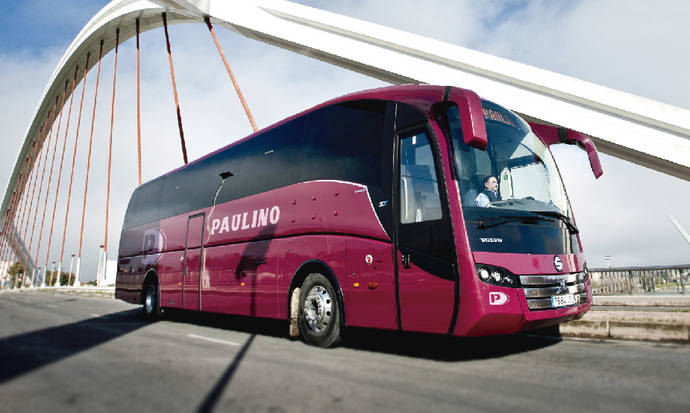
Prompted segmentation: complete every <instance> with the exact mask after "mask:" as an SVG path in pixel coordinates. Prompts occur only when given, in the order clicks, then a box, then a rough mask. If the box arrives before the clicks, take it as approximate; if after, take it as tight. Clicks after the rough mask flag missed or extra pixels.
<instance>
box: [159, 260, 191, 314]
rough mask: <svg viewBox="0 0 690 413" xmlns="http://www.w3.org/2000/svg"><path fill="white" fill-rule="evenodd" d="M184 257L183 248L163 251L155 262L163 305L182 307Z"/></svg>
mask: <svg viewBox="0 0 690 413" xmlns="http://www.w3.org/2000/svg"><path fill="white" fill-rule="evenodd" d="M184 257H185V256H184V250H182V251H171V252H165V253H163V254H161V256H160V259H159V260H158V261H157V263H156V270H157V272H158V281H159V282H160V294H161V305H162V306H163V307H169V308H182V276H183V273H184Z"/></svg>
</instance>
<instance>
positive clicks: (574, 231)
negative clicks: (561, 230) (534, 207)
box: [530, 211, 580, 234]
mask: <svg viewBox="0 0 690 413" xmlns="http://www.w3.org/2000/svg"><path fill="white" fill-rule="evenodd" d="M530 212H531V213H533V214H537V215H541V216H547V217H552V218H556V219H559V220H561V221H563V223H564V224H565V226H566V227H568V229H569V230H570V232H571V233H572V234H577V233H579V232H580V230H579V229H577V227H576V226H575V225H574V224H573V223H572V222H571V221H570V218H568V217H567V216H566V215H563V214H561V213H560V212H555V211H530Z"/></svg>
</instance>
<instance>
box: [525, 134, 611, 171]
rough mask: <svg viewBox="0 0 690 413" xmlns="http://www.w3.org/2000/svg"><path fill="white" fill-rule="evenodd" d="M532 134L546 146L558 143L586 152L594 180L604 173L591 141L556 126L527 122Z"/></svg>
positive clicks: (582, 135) (584, 136) (585, 136)
mask: <svg viewBox="0 0 690 413" xmlns="http://www.w3.org/2000/svg"><path fill="white" fill-rule="evenodd" d="M528 123H529V126H530V128H532V132H534V134H535V135H537V136H538V137H539V139H541V141H542V142H544V144H545V145H546V146H551V145H555V144H559V143H565V144H566V145H577V146H578V147H580V149H583V150H584V151H585V152H587V157H589V165H590V167H591V168H592V172H593V173H594V177H595V178H599V177H600V176H601V175H602V174H603V173H604V171H603V170H602V168H601V161H600V160H599V153H598V152H597V147H596V146H594V142H592V139H591V138H590V137H589V136H587V135H585V134H584V133H580V132H578V131H574V130H570V129H565V128H559V127H556V126H548V125H542V124H541V123H533V122H528Z"/></svg>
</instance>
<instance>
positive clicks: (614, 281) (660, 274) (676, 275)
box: [589, 264, 690, 295]
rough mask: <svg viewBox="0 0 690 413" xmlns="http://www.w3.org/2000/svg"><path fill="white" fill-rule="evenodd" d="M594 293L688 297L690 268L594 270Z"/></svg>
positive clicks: (649, 267) (685, 266)
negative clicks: (660, 294) (680, 295)
mask: <svg viewBox="0 0 690 413" xmlns="http://www.w3.org/2000/svg"><path fill="white" fill-rule="evenodd" d="M589 273H590V277H591V283H592V292H593V293H594V294H595V295H607V294H652V293H653V294H659V293H680V294H685V292H686V286H687V285H688V283H689V282H690V264H686V265H673V266H648V267H617V268H592V269H590V270H589Z"/></svg>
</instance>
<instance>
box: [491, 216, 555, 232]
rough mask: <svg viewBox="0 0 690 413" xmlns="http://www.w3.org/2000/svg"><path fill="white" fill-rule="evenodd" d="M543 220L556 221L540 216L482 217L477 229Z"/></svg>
mask: <svg viewBox="0 0 690 413" xmlns="http://www.w3.org/2000/svg"><path fill="white" fill-rule="evenodd" d="M534 219H538V220H542V221H550V222H554V221H555V220H554V219H551V218H548V217H545V216H539V215H536V216H535V215H496V216H492V217H482V219H481V220H480V221H479V222H478V223H477V229H483V228H490V227H495V226H497V225H503V224H505V223H508V222H511V221H523V220H534Z"/></svg>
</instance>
